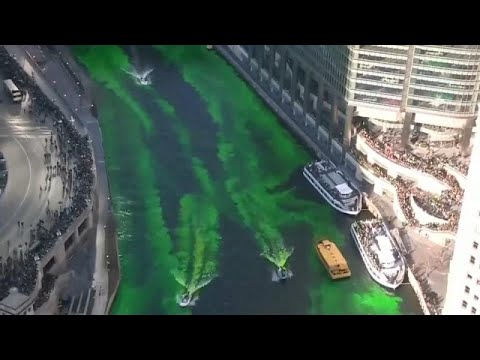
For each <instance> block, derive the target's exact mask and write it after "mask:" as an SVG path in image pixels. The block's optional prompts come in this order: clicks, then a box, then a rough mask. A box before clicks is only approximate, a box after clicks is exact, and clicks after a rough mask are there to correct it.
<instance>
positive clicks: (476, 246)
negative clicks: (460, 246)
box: [473, 241, 478, 249]
mask: <svg viewBox="0 0 480 360" xmlns="http://www.w3.org/2000/svg"><path fill="white" fill-rule="evenodd" d="M473 248H474V249H478V243H477V242H476V241H474V242H473Z"/></svg>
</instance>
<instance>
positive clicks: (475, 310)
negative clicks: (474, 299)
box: [472, 307, 477, 315]
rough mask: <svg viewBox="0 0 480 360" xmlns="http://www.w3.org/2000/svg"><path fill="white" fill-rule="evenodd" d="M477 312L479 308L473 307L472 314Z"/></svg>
mask: <svg viewBox="0 0 480 360" xmlns="http://www.w3.org/2000/svg"><path fill="white" fill-rule="evenodd" d="M476 313H477V309H476V308H474V307H472V314H473V315H475V314H476Z"/></svg>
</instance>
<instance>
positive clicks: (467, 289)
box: [465, 286, 470, 294]
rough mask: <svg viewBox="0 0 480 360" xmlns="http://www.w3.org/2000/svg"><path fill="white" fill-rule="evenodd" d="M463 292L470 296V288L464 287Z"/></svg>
mask: <svg viewBox="0 0 480 360" xmlns="http://www.w3.org/2000/svg"><path fill="white" fill-rule="evenodd" d="M465 292H466V293H467V294H470V288H469V287H468V286H465Z"/></svg>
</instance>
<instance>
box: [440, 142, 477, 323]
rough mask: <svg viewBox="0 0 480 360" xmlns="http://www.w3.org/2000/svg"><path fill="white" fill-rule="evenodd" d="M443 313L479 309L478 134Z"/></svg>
mask: <svg viewBox="0 0 480 360" xmlns="http://www.w3.org/2000/svg"><path fill="white" fill-rule="evenodd" d="M474 143H475V144H474V147H473V152H472V155H471V156H472V158H471V165H470V169H469V172H468V177H467V183H466V189H465V195H464V199H463V205H462V210H461V215H460V222H459V227H458V232H457V237H456V241H455V249H454V252H453V257H452V261H451V262H450V270H449V276H448V288H447V295H446V297H445V306H444V309H443V314H446V315H452V314H454V315H457V314H479V313H480V300H479V297H480V136H476V138H475V139H474Z"/></svg>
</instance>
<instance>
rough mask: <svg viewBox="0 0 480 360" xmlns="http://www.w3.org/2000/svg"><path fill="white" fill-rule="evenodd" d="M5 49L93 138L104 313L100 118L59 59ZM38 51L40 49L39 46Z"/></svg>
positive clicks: (98, 301) (98, 277)
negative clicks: (95, 115) (39, 62)
mask: <svg viewBox="0 0 480 360" xmlns="http://www.w3.org/2000/svg"><path fill="white" fill-rule="evenodd" d="M5 48H6V49H7V50H8V51H9V52H10V54H12V55H13V54H14V55H15V56H16V57H17V60H18V61H19V63H20V64H22V65H23V66H24V68H25V69H26V71H27V73H32V74H34V76H35V80H36V81H37V84H38V85H39V86H40V88H41V89H42V91H44V93H45V94H46V95H47V96H48V97H49V98H50V99H52V100H54V101H55V102H56V103H57V104H58V105H59V106H60V108H61V110H62V111H63V112H64V113H65V114H66V115H67V116H68V117H71V116H74V117H75V118H78V119H80V120H81V121H80V123H79V122H78V121H77V122H75V124H76V125H77V128H80V129H81V131H82V132H83V133H85V132H86V131H88V133H89V136H90V139H91V140H92V147H93V153H94V159H95V164H96V173H97V184H96V186H97V193H98V200H99V201H98V223H97V234H96V261H95V274H94V283H95V287H96V288H97V294H98V296H96V298H95V305H94V308H93V312H92V313H93V314H104V313H105V310H106V306H107V302H108V272H107V270H106V262H105V226H106V224H107V220H108V217H109V216H110V214H109V211H110V201H109V195H108V194H109V190H108V182H107V175H106V169H105V160H104V152H103V142H102V135H101V130H100V127H99V124H98V121H97V119H95V118H94V117H93V116H92V115H91V113H90V110H91V109H90V107H91V102H90V101H89V100H87V99H85V98H83V97H82V96H85V95H84V93H83V92H82V89H81V88H79V87H78V86H77V85H76V83H75V81H74V79H73V78H72V76H71V74H69V73H68V72H67V71H66V70H65V67H64V66H63V65H62V64H61V62H60V61H59V59H58V58H55V57H52V56H50V55H49V54H48V53H46V52H45V51H42V52H43V53H42V61H41V67H40V66H37V65H35V64H34V61H33V55H35V57H36V58H37V56H38V53H37V50H36V48H38V47H37V46H36V45H26V46H24V47H22V46H18V45H6V46H5ZM25 50H26V51H28V53H26V52H25ZM38 52H40V48H38ZM30 53H33V55H32V56H31V57H30V56H29V55H30ZM79 95H81V96H79ZM85 97H86V96H85ZM80 99H82V100H80ZM85 125H86V126H85Z"/></svg>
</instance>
